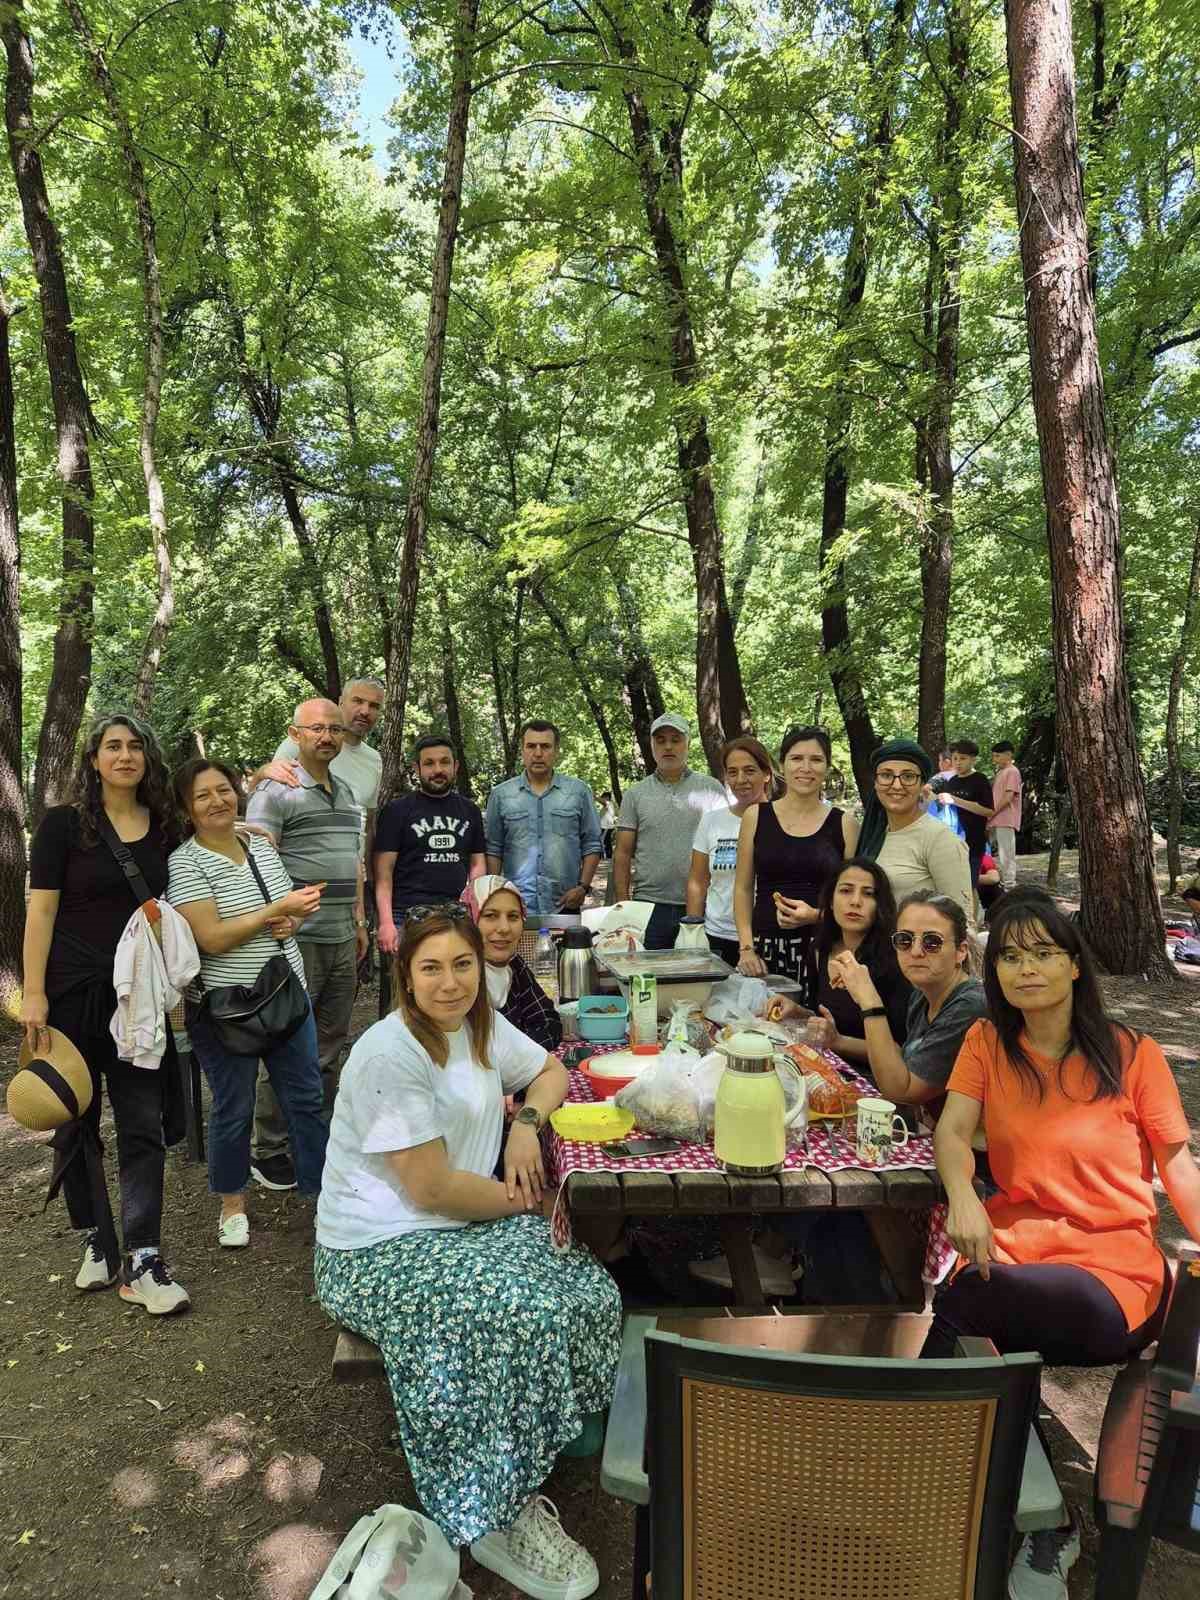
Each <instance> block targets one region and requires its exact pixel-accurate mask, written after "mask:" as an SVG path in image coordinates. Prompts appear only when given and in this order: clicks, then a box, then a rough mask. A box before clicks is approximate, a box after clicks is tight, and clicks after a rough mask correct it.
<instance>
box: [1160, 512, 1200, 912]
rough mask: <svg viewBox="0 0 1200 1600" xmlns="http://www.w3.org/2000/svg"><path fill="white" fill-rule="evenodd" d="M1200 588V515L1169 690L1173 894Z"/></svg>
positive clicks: (1169, 853) (1169, 867)
mask: <svg viewBox="0 0 1200 1600" xmlns="http://www.w3.org/2000/svg"><path fill="white" fill-rule="evenodd" d="M1198 591H1200V516H1198V517H1197V518H1196V533H1195V538H1194V539H1193V542H1192V567H1191V571H1190V572H1189V574H1188V583H1187V591H1186V593H1185V594H1184V597H1183V624H1182V626H1181V627H1180V629H1179V644H1178V647H1177V648H1176V651H1175V655H1174V657H1173V658H1172V661H1171V683H1170V687H1169V689H1168V690H1167V732H1166V745H1167V807H1168V810H1167V872H1168V874H1169V883H1168V888H1169V889H1170V892H1171V893H1172V894H1174V893H1175V890H1176V887H1177V886H1178V883H1179V878H1180V874H1181V873H1182V871H1183V865H1182V863H1181V861H1180V859H1179V827H1180V822H1181V820H1182V816H1183V780H1182V777H1181V774H1180V765H1179V696H1180V694H1181V692H1182V690H1183V674H1184V671H1185V669H1186V667H1187V660H1188V656H1189V655H1190V653H1191V648H1192V632H1193V628H1194V625H1195V621H1196V595H1197V592H1198Z"/></svg>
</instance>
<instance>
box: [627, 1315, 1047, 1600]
mask: <svg viewBox="0 0 1200 1600" xmlns="http://www.w3.org/2000/svg"><path fill="white" fill-rule="evenodd" d="M783 1320H785V1321H787V1320H790V1319H783ZM817 1320H818V1319H813V1323H814V1324H815V1322H816V1321H817ZM851 1320H853V1319H847V1318H845V1317H843V1318H841V1322H842V1324H843V1325H844V1324H846V1323H847V1322H848V1321H851ZM859 1320H862V1321H872V1322H882V1321H885V1320H886V1319H885V1318H879V1317H873V1318H868V1319H859ZM655 1321H656V1318H654V1317H653V1316H648V1317H638V1316H631V1317H629V1318H628V1319H627V1322H626V1326H625V1334H624V1344H623V1350H622V1358H621V1364H620V1370H619V1374H618V1379H617V1386H616V1392H615V1394H614V1397H613V1402H612V1406H611V1408H610V1411H609V1423H608V1432H607V1436H606V1440H605V1449H604V1458H603V1463H602V1468H601V1483H602V1484H603V1486H604V1487H605V1489H606V1490H608V1491H609V1492H610V1493H612V1494H615V1495H617V1496H619V1497H621V1498H624V1499H628V1500H632V1501H633V1502H634V1503H635V1505H637V1506H638V1508H639V1511H638V1518H637V1536H636V1546H635V1552H634V1573H633V1588H632V1591H631V1592H632V1593H633V1595H634V1596H637V1597H639V1600H641V1597H644V1593H645V1577H646V1574H647V1572H650V1573H652V1574H653V1580H654V1582H653V1593H654V1597H655V1600H685V1597H686V1600H775V1597H784V1596H786V1597H788V1600H792V1597H797V1600H800V1597H803V1600H885V1597H886V1600H1002V1597H1003V1595H1004V1593H1005V1588H1006V1583H1007V1574H1008V1566H1009V1545H1010V1536H1011V1530H1012V1528H1013V1525H1014V1522H1015V1523H1016V1525H1017V1526H1018V1527H1019V1528H1023V1529H1025V1530H1029V1529H1033V1528H1039V1527H1053V1526H1055V1525H1056V1524H1057V1523H1058V1521H1059V1520H1061V1517H1062V1514H1063V1506H1062V1500H1061V1497H1060V1496H1059V1493H1058V1486H1057V1484H1056V1483H1055V1481H1054V1477H1053V1473H1052V1472H1051V1470H1050V1466H1049V1463H1048V1462H1047V1460H1046V1457H1045V1454H1044V1452H1043V1451H1042V1449H1041V1446H1040V1444H1039V1443H1038V1441H1037V1438H1036V1435H1034V1434H1033V1432H1032V1429H1031V1426H1030V1424H1031V1421H1032V1418H1033V1415H1034V1411H1035V1408H1036V1404H1037V1396H1038V1380H1039V1375H1040V1372H1041V1358H1040V1357H1039V1356H1037V1355H1035V1354H1021V1355H1011V1356H1000V1355H998V1354H997V1353H996V1351H995V1349H994V1347H993V1346H991V1345H990V1344H988V1343H987V1341H983V1340H972V1341H969V1343H968V1342H966V1341H964V1344H968V1348H969V1353H968V1354H967V1355H966V1356H965V1357H964V1358H963V1359H958V1360H953V1361H919V1360H904V1359H890V1358H885V1357H880V1356H878V1355H876V1354H871V1355H862V1356H844V1355H816V1354H811V1353H808V1352H802V1353H795V1352H793V1351H781V1350H762V1349H748V1348H738V1347H736V1346H731V1345H729V1344H726V1343H719V1344H718V1343H713V1342H710V1341H708V1340H702V1339H690V1338H684V1337H681V1336H680V1335H679V1334H675V1333H664V1332H659V1331H655V1327H654V1324H655ZM984 1350H986V1351H987V1353H986V1354H982V1353H981V1352H982V1351H984ZM1023 1474H1024V1478H1025V1479H1026V1480H1027V1482H1026V1483H1025V1484H1023ZM1022 1488H1026V1489H1027V1490H1028V1493H1027V1494H1026V1495H1025V1496H1024V1503H1022V1499H1021V1497H1020V1495H1019V1491H1021V1490H1022Z"/></svg>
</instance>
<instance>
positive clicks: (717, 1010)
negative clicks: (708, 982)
mask: <svg viewBox="0 0 1200 1600" xmlns="http://www.w3.org/2000/svg"><path fill="white" fill-rule="evenodd" d="M770 1000H771V991H770V989H769V987H768V986H767V984H765V983H764V982H763V980H762V979H761V978H744V977H742V976H741V974H740V973H734V975H733V977H732V978H723V979H722V980H721V982H720V983H714V984H713V986H712V989H711V990H710V991H709V996H708V1003H707V1004H706V1005H705V1007H704V1015H705V1016H706V1017H707V1018H708V1020H709V1021H710V1022H733V1021H735V1020H737V1019H738V1018H741V1017H761V1016H765V1015H766V1010H767V1006H768V1005H769V1004H770Z"/></svg>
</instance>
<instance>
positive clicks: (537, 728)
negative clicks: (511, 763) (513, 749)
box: [521, 717, 562, 744]
mask: <svg viewBox="0 0 1200 1600" xmlns="http://www.w3.org/2000/svg"><path fill="white" fill-rule="evenodd" d="M527 733H552V734H553V735H554V742H555V744H561V743H562V734H561V733H559V731H558V729H557V728H556V727H555V725H554V723H553V722H546V721H545V720H544V719H543V718H541V717H530V719H529V721H528V722H523V723H522V724H521V743H522V744H524V743H525V735H526V734H527Z"/></svg>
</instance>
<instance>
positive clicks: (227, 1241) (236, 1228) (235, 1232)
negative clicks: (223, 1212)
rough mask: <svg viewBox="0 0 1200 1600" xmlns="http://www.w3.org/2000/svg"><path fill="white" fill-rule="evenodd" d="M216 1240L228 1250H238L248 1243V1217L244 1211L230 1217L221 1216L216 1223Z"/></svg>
mask: <svg viewBox="0 0 1200 1600" xmlns="http://www.w3.org/2000/svg"><path fill="white" fill-rule="evenodd" d="M217 1241H218V1243H220V1244H223V1245H225V1246H226V1247H227V1248H229V1249H230V1250H240V1249H241V1247H242V1245H244V1244H249V1243H250V1218H249V1217H248V1216H247V1215H246V1213H245V1212H244V1211H239V1212H237V1213H236V1214H235V1215H234V1216H232V1217H222V1218H221V1221H220V1222H219V1223H218V1224H217Z"/></svg>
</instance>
